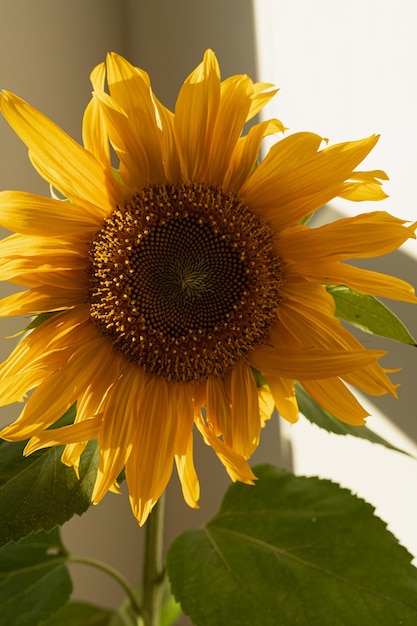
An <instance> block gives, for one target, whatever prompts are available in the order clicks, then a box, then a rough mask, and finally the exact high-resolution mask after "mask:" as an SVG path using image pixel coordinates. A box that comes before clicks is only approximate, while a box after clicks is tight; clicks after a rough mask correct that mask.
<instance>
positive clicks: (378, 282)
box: [296, 259, 417, 304]
mask: <svg viewBox="0 0 417 626" xmlns="http://www.w3.org/2000/svg"><path fill="white" fill-rule="evenodd" d="M296 271H297V273H299V274H301V275H303V276H306V277H308V279H309V280H312V281H315V282H318V283H320V284H322V285H347V286H348V287H350V288H351V289H353V290H354V291H357V292H358V293H363V294H369V295H374V296H382V297H384V298H391V299H392V300H402V301H403V302H412V303H414V304H415V303H416V302H417V298H416V295H415V291H414V288H413V287H412V286H411V285H410V284H409V283H407V282H406V281H405V280H402V279H400V278H396V277H395V276H390V275H388V274H380V273H379V272H373V271H371V270H365V269H361V268H358V267H353V266H351V265H347V264H346V263H337V262H332V261H327V260H324V261H321V260H318V259H315V260H314V262H313V261H311V262H309V261H308V260H307V261H306V262H301V261H300V262H298V263H297V265H296Z"/></svg>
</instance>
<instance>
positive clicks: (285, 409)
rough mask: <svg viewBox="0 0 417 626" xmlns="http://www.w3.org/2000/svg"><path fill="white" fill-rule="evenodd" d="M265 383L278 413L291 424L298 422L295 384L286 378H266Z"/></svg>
mask: <svg viewBox="0 0 417 626" xmlns="http://www.w3.org/2000/svg"><path fill="white" fill-rule="evenodd" d="M266 382H267V383H268V387H269V389H270V391H271V394H272V396H273V398H274V402H275V406H276V407H277V411H278V413H279V414H280V415H281V417H283V418H284V419H286V420H287V421H288V422H290V423H291V424H294V423H295V422H297V421H298V417H299V410H298V403H297V398H296V397H295V382H294V380H289V379H288V378H278V377H276V376H275V377H274V376H267V378H266Z"/></svg>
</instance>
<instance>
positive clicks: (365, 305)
mask: <svg viewBox="0 0 417 626" xmlns="http://www.w3.org/2000/svg"><path fill="white" fill-rule="evenodd" d="M327 291H328V292H329V293H330V294H331V295H332V297H333V299H334V301H335V304H336V316H337V317H340V318H341V319H343V320H345V321H346V322H349V324H352V326H356V327H357V328H360V330H363V331H365V332H366V333H371V334H372V335H379V336H380V337H387V338H388V339H393V340H394V341H399V342H401V343H407V344H409V345H412V346H415V345H417V342H416V340H415V339H414V337H412V336H411V334H410V333H409V331H408V330H407V328H406V327H405V326H404V324H403V323H402V322H401V320H400V319H399V318H398V317H397V316H396V315H395V314H394V313H393V312H392V311H391V310H390V309H389V308H388V307H387V306H386V305H385V304H383V303H382V302H380V301H379V300H377V299H376V298H374V297H373V296H367V295H363V294H360V293H357V292H356V291H353V290H352V289H349V287H346V286H344V285H337V286H331V287H327Z"/></svg>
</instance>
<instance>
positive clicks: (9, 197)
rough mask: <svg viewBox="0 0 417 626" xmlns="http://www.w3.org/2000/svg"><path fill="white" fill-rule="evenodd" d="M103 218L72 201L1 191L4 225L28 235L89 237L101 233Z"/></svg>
mask: <svg viewBox="0 0 417 626" xmlns="http://www.w3.org/2000/svg"><path fill="white" fill-rule="evenodd" d="M101 224H102V217H101V216H100V215H99V214H98V212H97V211H95V212H91V211H88V209H87V208H85V207H80V206H78V205H76V204H73V203H70V202H62V200H54V199H53V198H44V197H43V196H37V195H35V194H32V193H25V192H24V191H1V192H0V225H1V226H3V228H7V229H8V230H11V231H15V232H18V233H23V234H25V235H43V236H49V237H51V236H58V237H70V236H72V235H77V236H78V237H81V238H87V237H89V236H90V235H91V233H94V232H95V231H97V230H98V229H99V228H100V226H101Z"/></svg>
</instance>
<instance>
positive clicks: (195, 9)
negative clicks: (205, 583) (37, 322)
mask: <svg viewBox="0 0 417 626" xmlns="http://www.w3.org/2000/svg"><path fill="white" fill-rule="evenodd" d="M207 47H211V48H213V49H214V50H215V51H216V54H217V55H218V58H219V61H220V63H221V67H222V72H223V75H224V76H225V77H226V76H228V75H230V74H235V73H248V74H250V75H251V76H253V77H254V76H255V73H256V71H255V70H256V63H255V51H254V31H253V21H252V8H251V3H250V1H249V0H232V1H228V2H223V1H222V0H211V1H210V2H203V1H192V0H174V1H170V0H165V1H164V0H153V1H152V2H150V1H149V2H141V1H135V0H130V1H129V0H125V1H120V2H117V1H112V0H71V1H69V0H37V1H36V2H33V1H32V0H10V1H7V0H0V87H1V88H3V89H7V90H9V91H13V92H15V93H17V94H19V95H20V96H21V97H23V98H25V99H26V100H28V101H29V102H30V103H31V104H33V105H34V106H36V107H37V108H38V109H40V110H41V111H42V112H44V113H45V114H47V115H48V116H49V117H51V118H52V119H53V120H54V121H55V122H57V123H58V124H60V125H61V126H62V127H63V128H64V129H65V130H66V131H67V132H68V133H70V134H71V135H72V136H73V137H75V138H76V139H77V140H80V139H81V119H82V114H83V110H84V107H85V106H86V104H87V102H88V100H89V98H90V91H91V88H90V82H89V73H90V71H91V69H92V68H93V67H94V66H95V65H96V64H97V63H99V62H101V61H102V60H103V59H104V58H105V54H106V52H108V51H110V50H115V51H117V52H119V53H121V54H123V55H125V56H127V57H128V58H129V60H130V61H131V62H133V63H134V64H136V65H139V66H141V67H143V68H144V69H146V70H147V71H149V72H150V73H151V76H152V81H153V86H154V89H155V91H156V94H157V95H158V97H159V98H160V99H161V100H162V101H163V102H164V103H165V104H167V105H168V106H170V107H172V106H173V104H174V102H175V98H176V94H177V91H178V88H179V86H180V84H181V82H182V80H183V79H184V78H185V77H186V75H187V74H188V73H189V72H190V71H191V70H192V69H193V68H194V67H195V66H196V65H197V64H198V63H199V62H200V60H201V57H202V54H203V52H204V50H205V49H206V48H207ZM0 189H22V190H26V191H32V192H35V193H42V194H46V195H47V194H48V193H49V190H48V187H47V185H46V183H44V181H42V180H41V179H40V178H39V176H38V175H37V174H36V172H35V171H34V170H33V169H32V168H31V166H30V163H29V161H28V158H27V153H26V148H25V146H24V145H23V144H22V143H21V142H20V141H19V139H18V138H17V137H16V136H15V135H14V134H13V132H12V131H11V130H10V129H9V127H8V126H7V124H6V123H5V122H4V120H3V119H0ZM4 234H5V233H4ZM7 289H8V288H7V286H6V285H4V284H1V285H0V290H1V296H5V295H6V294H7V293H8V291H7ZM0 323H1V325H0V336H2V337H4V336H5V335H11V334H12V333H13V332H16V331H17V330H19V329H20V328H21V327H22V320H21V319H13V320H0ZM12 343H13V340H2V341H1V344H0V346H1V359H2V360H3V359H4V358H5V357H6V356H7V354H8V353H9V351H10V348H11V345H12ZM19 408H20V407H10V408H9V407H7V408H6V409H2V411H1V414H0V419H1V421H2V423H5V422H8V421H10V420H11V419H12V418H13V416H15V415H16V414H17V410H18V409H19ZM196 440H197V449H196V453H195V456H196V465H197V469H198V472H199V475H200V478H201V483H202V498H201V509H200V510H199V511H194V510H191V509H189V508H188V507H187V506H186V505H185V504H184V502H183V500H182V496H181V493H180V490H179V487H178V480H177V478H176V476H173V479H172V480H171V485H170V488H169V492H168V498H167V544H168V543H169V542H170V541H171V540H172V538H173V537H175V536H176V535H177V534H178V533H179V532H180V531H181V530H183V529H185V528H190V527H194V526H197V525H200V524H201V523H203V522H204V521H205V520H206V519H208V518H209V517H210V516H211V515H212V514H213V513H214V512H215V511H216V510H217V508H218V505H219V503H220V501H221V497H222V494H223V493H224V491H225V488H226V487H227V485H228V484H229V479H228V477H227V475H226V473H225V472H224V470H223V468H222V466H221V465H220V462H218V460H217V458H216V457H215V455H214V453H212V451H211V450H210V449H208V448H207V447H206V446H205V445H204V444H202V443H201V442H200V440H199V437H196ZM279 458H280V441H279V433H278V421H277V420H275V421H274V424H270V427H269V428H268V432H267V436H266V437H264V441H263V446H262V449H261V451H259V452H258V453H257V455H256V457H255V459H254V460H255V461H256V460H257V461H264V460H269V461H270V462H275V463H279V462H280V461H279ZM0 523H1V522H0ZM63 534H64V538H65V542H66V544H67V547H68V549H69V550H70V551H73V552H74V553H77V554H83V555H90V556H93V557H96V558H99V559H102V560H104V561H107V562H108V563H109V564H111V565H113V566H114V567H116V568H118V569H120V570H121V571H122V572H123V574H124V575H125V576H126V577H128V578H129V579H130V580H131V581H132V582H137V581H138V578H139V563H140V559H141V540H142V535H143V531H142V530H140V529H139V528H138V527H137V525H136V522H135V520H134V518H133V516H132V514H131V512H130V508H129V505H128V502H127V497H126V494H124V495H122V496H116V495H114V494H108V495H107V496H106V498H105V499H104V501H103V502H102V503H101V504H100V505H99V506H97V507H93V508H91V509H90V510H89V511H88V512H87V513H86V514H85V515H84V516H82V517H81V518H74V519H73V520H71V522H70V523H69V524H68V525H66V526H65V527H64V530H63ZM72 571H73V574H74V577H75V591H74V595H75V596H76V597H78V598H82V599H89V600H91V601H95V602H97V603H101V604H104V605H106V606H117V604H118V603H119V602H120V600H121V597H122V594H121V593H120V591H119V588H118V587H117V585H116V584H115V583H114V582H113V581H112V580H110V579H109V578H107V577H106V576H105V575H102V574H101V573H100V572H96V571H95V570H92V569H90V568H87V567H85V566H80V565H77V566H73V568H72ZM184 623H186V622H185V620H184Z"/></svg>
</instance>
